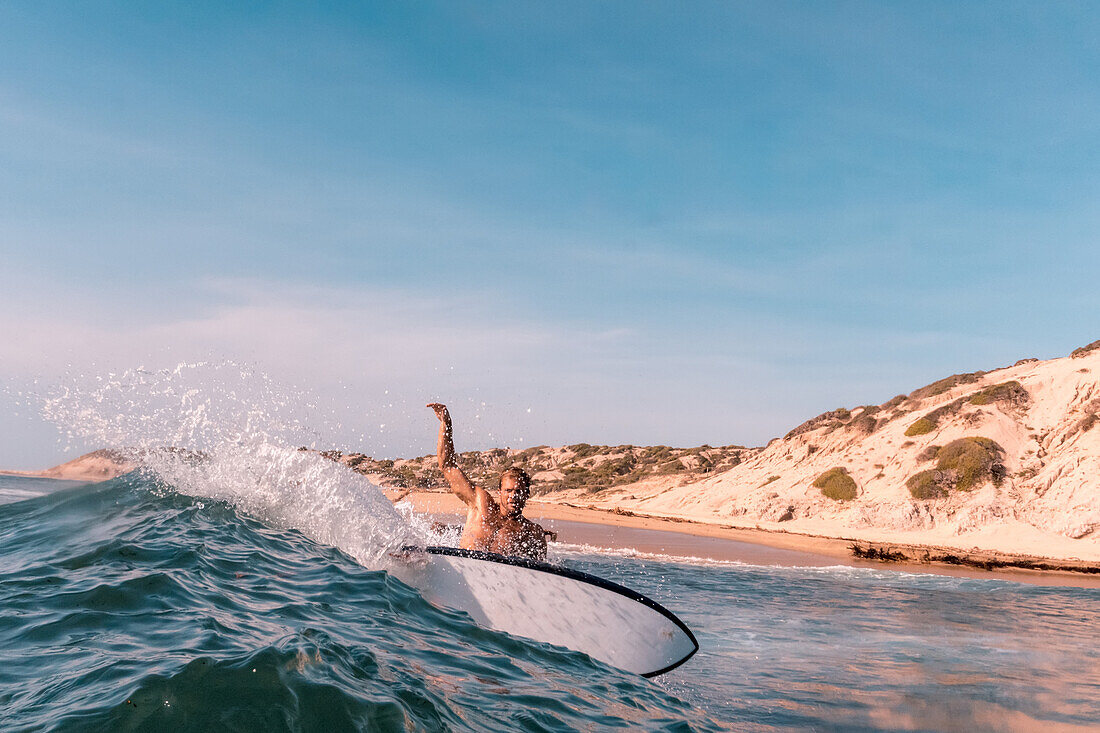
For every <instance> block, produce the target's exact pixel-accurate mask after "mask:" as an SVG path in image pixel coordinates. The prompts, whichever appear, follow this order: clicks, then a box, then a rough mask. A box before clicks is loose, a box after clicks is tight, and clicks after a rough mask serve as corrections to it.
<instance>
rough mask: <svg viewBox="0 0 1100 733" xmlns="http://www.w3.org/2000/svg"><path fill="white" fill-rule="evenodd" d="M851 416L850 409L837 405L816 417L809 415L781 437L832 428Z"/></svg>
mask: <svg viewBox="0 0 1100 733" xmlns="http://www.w3.org/2000/svg"><path fill="white" fill-rule="evenodd" d="M851 417H852V412H851V410H849V409H848V408H846V407H838V408H836V409H835V410H829V411H828V412H823V413H821V414H820V415H818V416H817V417H811V418H810V419H809V420H807V421H806V422H804V423H802V424H801V425H799V426H798V427H796V428H795V429H794V430H792V431H790V432H789V433H787V434H786V435H785V436H783V438H784V440H789V439H791V438H793V437H794V436H796V435H802V434H803V433H808V432H810V431H811V430H818V429H820V428H828V429H830V430H832V429H833V428H838V427H840V426H841V425H844V424H845V423H846V422H847V421H848V420H850V419H851Z"/></svg>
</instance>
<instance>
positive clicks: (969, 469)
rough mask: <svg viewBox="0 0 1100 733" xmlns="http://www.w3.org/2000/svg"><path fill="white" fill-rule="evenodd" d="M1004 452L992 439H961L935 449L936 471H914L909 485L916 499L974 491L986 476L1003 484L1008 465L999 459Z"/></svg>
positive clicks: (996, 482) (997, 484)
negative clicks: (953, 492)
mask: <svg viewBox="0 0 1100 733" xmlns="http://www.w3.org/2000/svg"><path fill="white" fill-rule="evenodd" d="M927 452H928V451H925V453H927ZM1003 453H1004V450H1003V449H1002V448H1001V446H999V445H997V444H996V443H995V442H994V441H992V440H990V439H989V438H983V437H980V436H973V437H967V438H959V439H958V440H953V441H951V442H950V443H948V444H947V445H945V446H943V447H942V448H940V449H939V450H937V451H936V452H935V458H936V468H935V470H931V471H921V472H920V473H917V474H914V475H913V476H910V477H909V480H908V481H906V482H905V485H906V486H907V487H908V488H909V493H910V494H912V495H913V497H914V498H916V499H935V498H937V497H940V496H946V495H947V494H948V492H949V491H970V490H972V489H974V488H976V487H978V486H980V485H981V483H982V482H983V481H985V480H986V479H991V480H992V481H993V485H994V486H1000V484H1001V480H1002V479H1003V478H1004V466H1003V465H1002V464H1001V463H1000V460H999V459H1000V456H1001V455H1002V454H1003ZM922 455H924V454H922Z"/></svg>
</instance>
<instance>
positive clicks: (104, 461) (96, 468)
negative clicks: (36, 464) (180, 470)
mask: <svg viewBox="0 0 1100 733" xmlns="http://www.w3.org/2000/svg"><path fill="white" fill-rule="evenodd" d="M135 468H137V465H136V464H134V463H132V462H130V461H129V460H127V459H126V458H124V457H123V456H122V454H121V453H119V452H118V451H113V450H107V449H101V450H97V451H92V452H91V453H85V454H84V455H82V456H80V457H79V458H74V459H73V460H71V461H69V462H67V463H62V464H60V465H57V466H54V467H53V468H47V469H46V470H45V471H42V472H41V473H38V474H35V475H37V476H42V477H44V478H60V479H68V480H70V481H106V480H107V479H112V478H115V477H116V476H121V475H122V474H124V473H128V472H130V471H133V470H134V469H135Z"/></svg>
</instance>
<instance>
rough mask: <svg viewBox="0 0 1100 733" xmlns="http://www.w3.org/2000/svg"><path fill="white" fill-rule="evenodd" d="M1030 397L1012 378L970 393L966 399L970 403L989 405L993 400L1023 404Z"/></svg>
mask: <svg viewBox="0 0 1100 733" xmlns="http://www.w3.org/2000/svg"><path fill="white" fill-rule="evenodd" d="M1030 399H1031V395H1030V394H1029V393H1028V391H1027V390H1026V389H1024V387H1023V385H1022V384H1020V383H1019V382H1017V381H1015V380H1013V381H1011V382H1001V383H1000V384H994V385H991V386H989V387H986V388H985V389H982V390H979V391H977V392H975V393H974V394H972V395H970V397H969V398H968V401H969V402H970V404H972V405H989V404H992V403H994V402H1000V403H1007V404H1011V405H1023V404H1025V403H1027V401H1028V400H1030Z"/></svg>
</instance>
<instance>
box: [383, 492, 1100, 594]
mask: <svg viewBox="0 0 1100 733" xmlns="http://www.w3.org/2000/svg"><path fill="white" fill-rule="evenodd" d="M387 493H388V494H390V495H391V496H393V492H387ZM406 499H407V500H409V501H410V502H412V505H413V507H414V509H415V510H416V511H417V512H419V513H424V514H429V515H432V516H433V517H434V518H436V519H437V520H439V521H443V522H446V523H449V524H461V523H462V522H463V521H464V519H465V506H463V504H462V503H461V502H460V501H459V500H458V498H457V497H455V496H453V495H451V494H443V493H436V492H413V493H411V494H409V495H408V496H407V497H406ZM525 514H526V515H527V516H528V517H529V518H530V519H531V520H533V521H536V522H538V523H539V524H541V525H542V526H543V527H544V528H546V529H548V530H551V531H554V532H557V533H558V538H557V541H558V542H560V543H567V544H573V545H589V546H591V547H593V548H605V549H614V550H622V549H633V550H637V551H639V552H644V553H652V554H657V555H666V556H671V557H673V558H676V557H683V558H690V559H696V560H716V561H733V562H741V563H745V564H747V565H779V566H786V567H829V566H837V565H844V566H848V567H859V568H871V569H877V570H896V571H902V572H911V573H933V574H937V575H948V576H955V577H966V578H983V579H987V580H988V579H1001V580H1008V581H1014V582H1017V583H1028V584H1034V585H1057V586H1069V587H1078V588H1100V576H1097V575H1088V574H1083V573H1076V572H1064V571H1053V570H1022V569H1015V568H1007V569H1006V568H998V569H995V570H983V569H980V568H973V567H965V566H958V565H952V564H945V563H915V562H904V561H900V562H899V561H894V562H882V561H879V560H869V559H860V558H857V557H855V555H854V554H853V552H852V545H853V541H852V540H847V539H836V538H829V537H814V536H809V535H798V534H793V533H785V532H772V531H768V530H751V529H741V528H733V527H724V526H722V525H714V524H702V523H697V522H686V521H683V522H681V521H672V520H667V519H659V518H655V517H644V516H638V515H632V514H616V513H613V512H605V511H599V510H594V509H586V508H583V507H574V506H569V505H562V504H554V503H548V502H537V501H531V502H529V503H528V505H527V510H526V512H525Z"/></svg>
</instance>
